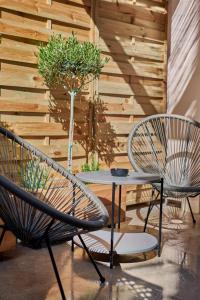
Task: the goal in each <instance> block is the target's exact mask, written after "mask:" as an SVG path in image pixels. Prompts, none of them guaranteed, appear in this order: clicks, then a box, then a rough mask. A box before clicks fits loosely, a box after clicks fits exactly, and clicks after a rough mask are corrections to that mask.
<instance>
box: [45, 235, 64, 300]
mask: <svg viewBox="0 0 200 300" xmlns="http://www.w3.org/2000/svg"><path fill="white" fill-rule="evenodd" d="M45 240H46V244H47V248H48V251H49V256H50V258H51V263H52V266H53V269H54V273H55V275H56V279H57V282H58V286H59V289H60V294H61V297H62V300H66V297H65V293H64V289H63V286H62V283H61V280H60V276H59V273H58V269H57V266H56V262H55V258H54V256H53V251H52V249H51V244H50V242H49V239H48V237H46V238H45Z"/></svg>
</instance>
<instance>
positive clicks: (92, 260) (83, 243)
mask: <svg viewBox="0 0 200 300" xmlns="http://www.w3.org/2000/svg"><path fill="white" fill-rule="evenodd" d="M78 237H79V239H80V241H81V244H82V245H83V247H84V249H85V251H86V252H87V255H88V257H89V259H90V261H91V263H92V264H93V266H94V268H95V270H96V272H97V274H98V275H99V279H100V281H101V284H103V283H104V282H105V278H104V277H103V276H102V274H101V272H100V270H99V268H98V267H97V264H96V263H95V261H94V259H93V257H92V255H91V254H90V252H89V250H88V248H87V246H86V244H85V242H84V240H83V239H82V237H81V236H80V235H79V236H78Z"/></svg>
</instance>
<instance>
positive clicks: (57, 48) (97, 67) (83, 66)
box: [38, 33, 108, 172]
mask: <svg viewBox="0 0 200 300" xmlns="http://www.w3.org/2000/svg"><path fill="white" fill-rule="evenodd" d="M100 54H101V53H100V49H98V48H97V47H96V46H95V45H94V44H92V43H91V42H87V41H86V42H83V43H82V42H79V41H78V39H77V37H76V35H75V34H73V33H72V35H71V36H70V37H69V38H68V39H65V38H64V37H62V36H61V35H53V36H52V37H51V38H50V39H49V41H48V43H47V44H45V45H42V46H40V47H39V53H38V70H39V73H40V74H41V75H42V77H43V78H44V80H45V83H46V85H47V86H48V87H49V88H50V89H53V88H56V87H58V86H63V87H64V89H66V90H67V91H68V93H69V95H70V120H69V140H68V161H67V169H68V171H69V172H71V171H72V148H73V134H74V101H75V97H76V96H77V94H78V93H80V91H81V90H82V89H83V87H84V86H86V85H87V84H88V83H89V82H91V81H93V80H94V79H97V78H98V77H99V75H100V73H101V70H102V68H103V66H104V65H105V63H107V62H108V59H107V58H105V59H102V58H101V56H100Z"/></svg>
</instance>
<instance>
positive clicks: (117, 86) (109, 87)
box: [99, 80, 163, 98]
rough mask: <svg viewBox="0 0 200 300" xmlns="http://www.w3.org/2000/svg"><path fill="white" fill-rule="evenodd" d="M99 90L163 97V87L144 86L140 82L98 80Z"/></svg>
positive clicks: (105, 92)
mask: <svg viewBox="0 0 200 300" xmlns="http://www.w3.org/2000/svg"><path fill="white" fill-rule="evenodd" d="M99 92H100V93H102V94H118V95H138V96H149V97H158V98H162V97H163V89H162V88H161V87H157V86H155V87H154V86H145V85H140V84H134V83H131V84H128V83H118V82H116V83H115V82H111V81H103V80H101V81H100V82H99Z"/></svg>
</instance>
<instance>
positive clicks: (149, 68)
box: [103, 60, 164, 79]
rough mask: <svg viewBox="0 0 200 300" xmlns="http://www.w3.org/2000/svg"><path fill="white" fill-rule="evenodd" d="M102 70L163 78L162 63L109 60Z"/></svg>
mask: <svg viewBox="0 0 200 300" xmlns="http://www.w3.org/2000/svg"><path fill="white" fill-rule="evenodd" d="M103 72H105V73H112V74H125V75H135V76H142V77H150V78H158V79H163V78H164V74H163V64H157V65H156V63H148V62H147V63H144V62H131V61H128V60H127V61H125V62H123V61H113V60H110V61H109V63H108V64H106V65H105V67H104V68H103Z"/></svg>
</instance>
